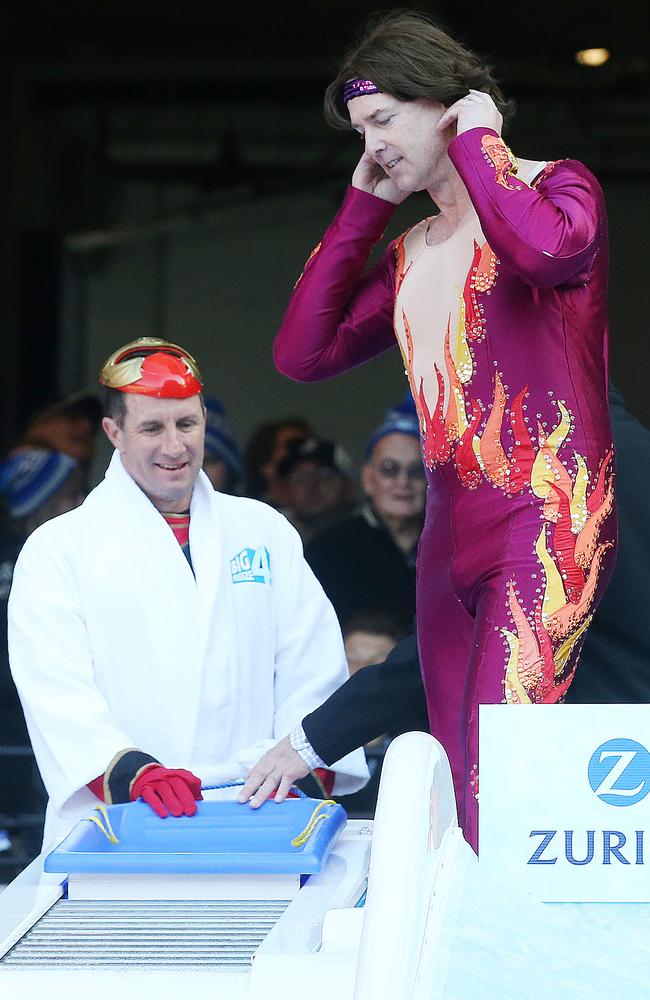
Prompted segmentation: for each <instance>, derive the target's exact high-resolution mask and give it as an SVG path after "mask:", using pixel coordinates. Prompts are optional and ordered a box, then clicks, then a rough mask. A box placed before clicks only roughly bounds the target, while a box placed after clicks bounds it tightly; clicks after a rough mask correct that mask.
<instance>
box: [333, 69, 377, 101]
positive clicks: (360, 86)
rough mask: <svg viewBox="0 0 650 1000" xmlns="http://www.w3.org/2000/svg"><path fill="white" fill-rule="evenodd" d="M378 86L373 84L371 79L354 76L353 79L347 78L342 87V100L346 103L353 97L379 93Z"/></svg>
mask: <svg viewBox="0 0 650 1000" xmlns="http://www.w3.org/2000/svg"><path fill="white" fill-rule="evenodd" d="M381 93H382V91H381V90H380V89H379V87H377V86H375V84H374V83H373V82H372V80H361V79H360V78H359V77H358V76H355V77H354V79H353V80H348V81H347V82H346V84H345V86H344V87H343V101H344V103H345V104H348V103H349V102H350V101H351V100H352V99H353V98H354V97H363V96H364V95H365V94H381Z"/></svg>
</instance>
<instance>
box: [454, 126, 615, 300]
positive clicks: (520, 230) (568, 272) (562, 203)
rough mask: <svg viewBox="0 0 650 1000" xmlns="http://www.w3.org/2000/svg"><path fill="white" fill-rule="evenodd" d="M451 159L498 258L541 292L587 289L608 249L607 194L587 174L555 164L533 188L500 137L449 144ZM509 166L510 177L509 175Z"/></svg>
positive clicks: (467, 136) (469, 136) (478, 136)
mask: <svg viewBox="0 0 650 1000" xmlns="http://www.w3.org/2000/svg"><path fill="white" fill-rule="evenodd" d="M449 157H450V159H451V161H452V163H453V164H454V166H455V167H456V169H457V170H458V172H459V174H460V176H461V177H462V179H463V182H464V184H465V185H466V187H467V189H468V191H469V195H470V198H471V199H472V202H473V204H474V207H475V209H476V213H477V215H478V217H479V219H480V221H481V227H482V229H483V232H484V233H485V236H486V238H487V241H488V243H489V244H490V246H491V248H492V250H493V251H494V252H495V254H496V255H497V257H498V258H499V259H500V260H501V261H502V262H503V263H504V264H505V265H506V266H507V267H509V268H510V269H511V270H512V271H514V272H515V273H517V274H518V275H519V276H520V277H521V278H522V279H523V280H524V281H525V282H527V283H528V284H530V285H532V286H533V287H537V288H549V287H552V286H555V285H563V284H569V285H577V284H582V283H584V282H585V281H586V280H587V279H588V277H589V274H590V271H591V269H592V266H593V264H594V262H595V260H596V257H597V255H598V252H599V250H601V249H602V248H603V244H604V235H605V233H604V227H605V210H604V200H603V195H602V191H601V190H600V187H599V185H598V182H597V181H596V179H595V177H593V176H592V175H591V174H590V173H589V171H588V170H587V169H586V167H584V166H582V164H579V163H574V162H571V161H560V162H558V163H557V164H555V165H554V166H553V167H552V168H551V170H550V172H549V173H548V177H546V178H545V179H544V180H543V182H542V183H541V184H540V186H539V188H538V187H536V186H533V187H529V186H528V185H527V184H525V183H524V182H523V181H520V180H518V179H517V176H516V174H515V173H513V172H512V171H513V170H514V158H513V156H512V154H511V152H510V150H509V149H508V147H507V146H506V145H505V143H504V142H503V140H502V139H501V138H500V136H499V135H498V134H497V133H496V132H495V131H494V130H493V129H489V128H473V129H471V130H470V131H468V132H463V133H462V134H461V135H459V136H457V137H456V138H455V139H453V140H452V142H451V143H450V146H449ZM509 165H510V169H509Z"/></svg>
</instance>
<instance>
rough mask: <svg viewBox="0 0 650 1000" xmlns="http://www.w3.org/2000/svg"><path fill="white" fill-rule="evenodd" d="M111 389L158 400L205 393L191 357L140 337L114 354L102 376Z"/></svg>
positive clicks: (164, 342) (176, 348)
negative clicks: (154, 397) (153, 397)
mask: <svg viewBox="0 0 650 1000" xmlns="http://www.w3.org/2000/svg"><path fill="white" fill-rule="evenodd" d="M99 381H100V383H101V384H102V385H105V386H107V387H108V388H109V389H119V391H120V392H133V393H137V394H138V395H140V396H156V397H157V398H158V399H186V398H187V397H188V396H196V395H197V393H199V392H201V390H202V389H203V383H202V381H201V373H200V372H199V368H198V365H197V363H196V361H195V360H194V358H193V357H192V355H191V354H188V353H187V351H185V350H184V349H183V348H182V347H179V346H178V344H170V343H169V341H167V340H159V339H158V338H157V337H140V338H139V339H138V340H133V341H131V343H130V344H125V345H124V346H123V347H120V348H119V350H117V351H115V353H114V354H111V356H110V358H109V359H108V361H107V362H106V364H105V365H104V367H103V368H102V370H101V372H100V374H99Z"/></svg>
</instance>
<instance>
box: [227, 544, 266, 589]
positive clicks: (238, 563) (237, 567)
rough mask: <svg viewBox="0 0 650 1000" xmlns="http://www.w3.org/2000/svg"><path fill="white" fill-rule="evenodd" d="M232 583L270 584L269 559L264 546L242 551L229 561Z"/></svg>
mask: <svg viewBox="0 0 650 1000" xmlns="http://www.w3.org/2000/svg"><path fill="white" fill-rule="evenodd" d="M230 575H231V576H232V582H233V583H268V584H270V583H271V557H270V556H269V550H268V549H267V548H266V547H265V546H261V547H260V548H258V549H242V550H241V552H238V553H237V555H236V556H233V557H232V559H231V560H230Z"/></svg>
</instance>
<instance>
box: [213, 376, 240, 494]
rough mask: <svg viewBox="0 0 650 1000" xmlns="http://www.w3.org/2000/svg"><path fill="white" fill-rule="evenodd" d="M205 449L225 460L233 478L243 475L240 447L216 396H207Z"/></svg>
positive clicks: (219, 459)
mask: <svg viewBox="0 0 650 1000" xmlns="http://www.w3.org/2000/svg"><path fill="white" fill-rule="evenodd" d="M204 402H205V409H206V414H205V450H206V453H207V455H209V457H210V458H214V459H217V461H221V462H224V463H225V465H226V466H227V468H228V471H229V472H230V475H231V476H232V477H233V479H238V478H239V477H240V476H241V457H240V454H239V448H238V447H237V444H236V443H235V439H234V438H233V436H232V431H231V430H230V426H229V424H228V421H227V420H226V417H225V414H224V411H223V405H222V404H221V402H220V401H219V400H218V399H215V398H214V396H206V397H205V399H204Z"/></svg>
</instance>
